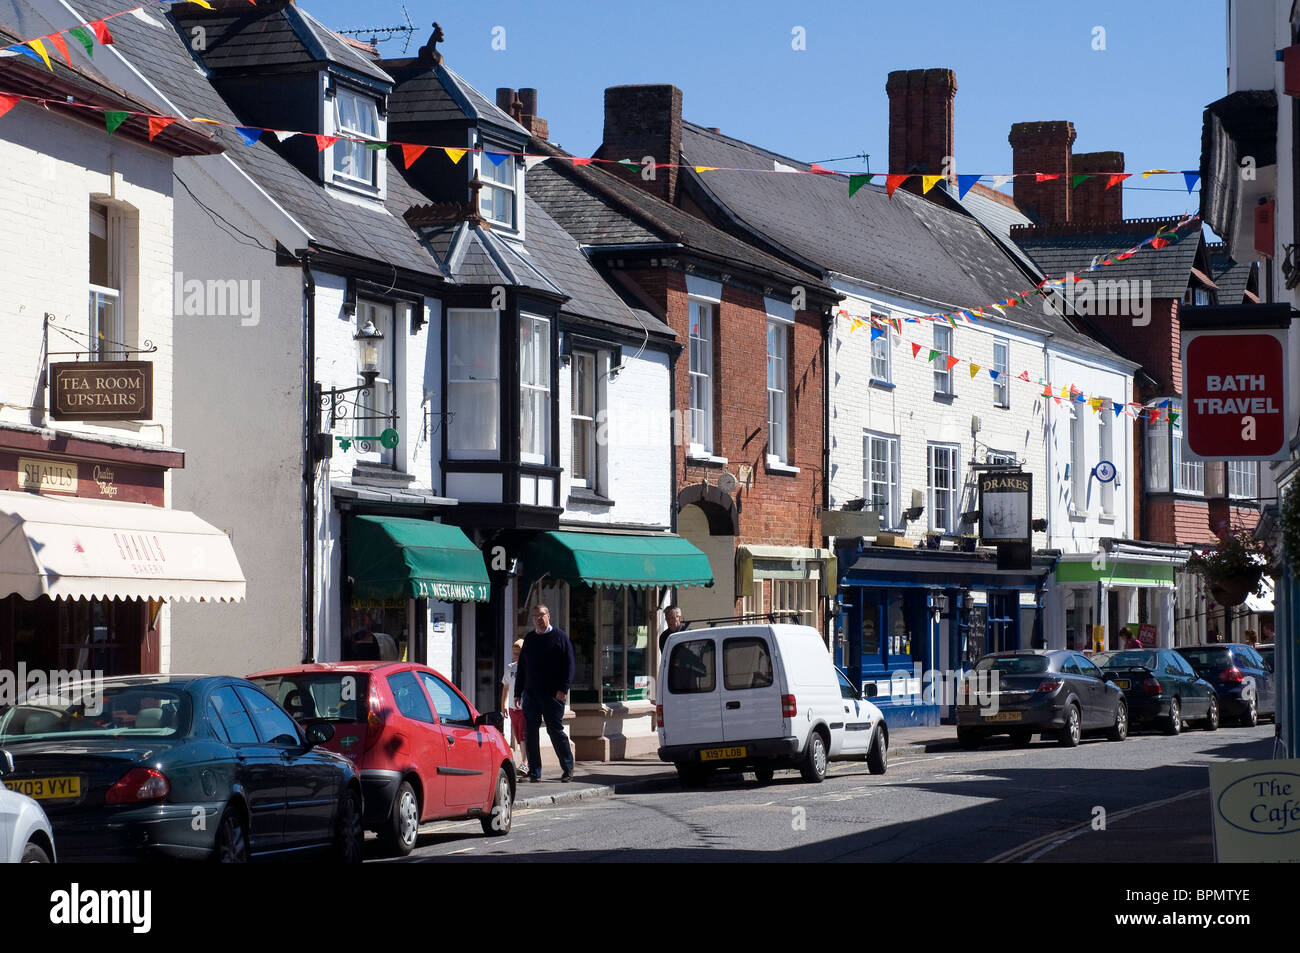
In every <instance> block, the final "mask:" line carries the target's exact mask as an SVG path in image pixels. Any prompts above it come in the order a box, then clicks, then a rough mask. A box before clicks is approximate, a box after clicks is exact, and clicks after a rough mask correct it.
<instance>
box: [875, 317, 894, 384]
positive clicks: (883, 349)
mask: <svg viewBox="0 0 1300 953" xmlns="http://www.w3.org/2000/svg"><path fill="white" fill-rule="evenodd" d="M889 318H890V316H889V315H888V314H885V313H881V312H877V311H873V312H871V323H872V330H876V327H875V323H876V322H877V321H879V322H880V328H879V329H880V330H883V331H884V332H885V333H884V334H883V335H882V336H880V337H878V338H876V339H875V340H874V341H872V342H871V376H870V380H871V382H872V383H874V384H893V383H894V361H893V351H894V349H893V343H894V342H893V339H892V338H891V337H890V335H891V334H892V333H893V330H894V329H893V327H892V326H891V325H890V323H889ZM878 365H880V366H883V368H884V373H883V374H878V373H876V371H877V367H878Z"/></svg>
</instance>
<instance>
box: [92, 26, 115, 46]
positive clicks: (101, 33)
mask: <svg viewBox="0 0 1300 953" xmlns="http://www.w3.org/2000/svg"><path fill="white" fill-rule="evenodd" d="M90 28H91V29H92V30H94V31H95V39H97V40H99V42H100V43H103V44H104V45H105V46H108V45H109V44H111V43H112V42H113V34H111V33H109V32H108V24H107V23H105V22H104V21H103V20H96V21H95V22H94V23H92V24H91V25H90Z"/></svg>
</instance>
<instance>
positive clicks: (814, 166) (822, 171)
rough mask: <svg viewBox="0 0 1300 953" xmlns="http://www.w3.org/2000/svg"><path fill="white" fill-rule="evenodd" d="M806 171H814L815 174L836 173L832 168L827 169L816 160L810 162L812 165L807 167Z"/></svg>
mask: <svg viewBox="0 0 1300 953" xmlns="http://www.w3.org/2000/svg"><path fill="white" fill-rule="evenodd" d="M808 171H809V172H812V173H814V174H815V175H837V174H838V173H836V172H835V170H834V169H828V168H826V166H824V165H818V164H817V163H816V162H814V163H813V164H812V166H811V167H810V168H809V169H808Z"/></svg>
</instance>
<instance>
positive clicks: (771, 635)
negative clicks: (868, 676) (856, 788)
mask: <svg viewBox="0 0 1300 953" xmlns="http://www.w3.org/2000/svg"><path fill="white" fill-rule="evenodd" d="M658 722H659V759H660V760H661V761H670V762H672V763H673V764H674V765H676V767H677V776H678V778H680V779H681V782H682V784H683V786H686V787H693V786H696V785H699V784H702V783H704V782H705V781H706V780H707V779H708V776H709V774H711V773H712V772H713V771H714V770H716V769H719V768H727V769H732V770H744V769H751V770H753V772H754V773H755V774H756V775H757V776H758V780H759V781H762V782H767V781H770V780H771V779H772V774H773V772H774V771H775V770H776V769H777V768H783V767H789V768H794V767H797V768H799V770H800V771H801V772H802V774H803V777H804V780H806V781H821V780H822V778H824V777H825V776H826V764H827V762H828V761H831V760H838V759H847V758H866V759H867V765H868V767H869V768H870V769H871V773H872V774H884V773H885V768H886V765H887V761H888V754H889V729H888V728H887V727H886V725H885V719H884V717H883V716H882V715H881V713H880V709H879V708H877V707H876V706H875V705H873V704H872V703H871V702H869V701H866V700H865V699H863V698H862V697H861V694H860V693H859V692H858V690H857V689H856V688H855V687H854V686H853V685H852V684H851V683H850V682H849V680H848V679H847V678H846V677H845V676H844V675H843V673H841V672H840V671H838V670H837V669H836V668H835V665H834V663H833V662H832V661H831V656H830V653H829V652H828V651H827V650H826V645H825V643H823V642H822V637H821V635H819V634H818V632H817V630H816V629H813V628H810V627H808V626H804V625H735V626H726V627H721V626H720V627H718V628H716V629H697V630H691V629H687V630H684V631H680V632H674V633H673V634H672V635H670V636H669V637H668V641H667V642H666V643H664V650H663V654H662V657H661V658H660V663H659V705H658Z"/></svg>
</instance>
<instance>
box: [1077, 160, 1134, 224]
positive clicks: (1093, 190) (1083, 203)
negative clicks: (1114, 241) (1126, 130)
mask: <svg viewBox="0 0 1300 953" xmlns="http://www.w3.org/2000/svg"><path fill="white" fill-rule="evenodd" d="M1070 166H1071V168H1070V174H1071V175H1079V174H1081V173H1084V172H1090V173H1094V174H1095V175H1094V177H1093V178H1091V179H1084V180H1083V181H1082V182H1080V183H1079V187H1078V188H1077V189H1073V190H1072V191H1073V195H1071V196H1070V221H1071V222H1079V223H1080V224H1084V225H1110V224H1114V223H1116V222H1122V221H1123V220H1124V186H1123V184H1120V185H1117V186H1115V187H1114V188H1110V189H1108V188H1106V181H1107V180H1108V179H1109V178H1110V177H1111V175H1112V174H1113V173H1116V172H1123V171H1124V153H1122V152H1076V153H1075V154H1074V155H1073V156H1071V157H1070Z"/></svg>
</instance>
